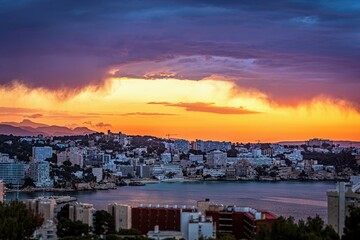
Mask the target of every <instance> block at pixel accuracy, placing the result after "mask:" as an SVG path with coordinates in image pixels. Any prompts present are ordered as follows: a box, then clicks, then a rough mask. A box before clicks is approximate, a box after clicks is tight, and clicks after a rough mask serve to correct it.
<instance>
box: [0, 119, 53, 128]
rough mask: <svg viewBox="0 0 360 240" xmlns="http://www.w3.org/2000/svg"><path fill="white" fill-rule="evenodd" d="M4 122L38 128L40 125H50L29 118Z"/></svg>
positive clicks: (15, 125)
mask: <svg viewBox="0 0 360 240" xmlns="http://www.w3.org/2000/svg"><path fill="white" fill-rule="evenodd" d="M2 124H7V125H11V126H14V127H32V128H38V127H47V126H49V125H46V124H43V123H36V122H33V121H31V120H29V119H24V120H22V121H21V122H19V123H18V122H3V123H2Z"/></svg>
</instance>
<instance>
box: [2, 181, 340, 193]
mask: <svg viewBox="0 0 360 240" xmlns="http://www.w3.org/2000/svg"><path fill="white" fill-rule="evenodd" d="M338 181H345V180H344V179H321V180H315V179H287V180H276V179H236V180H227V179H206V180H204V179H173V180H172V179H169V180H166V181H164V180H152V179H144V180H138V181H136V182H139V183H143V184H144V185H143V186H146V185H147V184H160V183H206V182H232V183H235V182H239V183H240V182H264V183H265V182H266V183H282V182H302V183H304V182H307V183H316V182H333V183H336V182H338ZM127 186H128V185H127ZM121 187H124V186H117V187H115V188H108V189H99V188H93V189H73V188H27V189H7V190H6V192H7V193H16V192H21V193H34V192H87V191H89V192H92V191H104V190H114V189H118V188H121ZM129 187H139V186H129Z"/></svg>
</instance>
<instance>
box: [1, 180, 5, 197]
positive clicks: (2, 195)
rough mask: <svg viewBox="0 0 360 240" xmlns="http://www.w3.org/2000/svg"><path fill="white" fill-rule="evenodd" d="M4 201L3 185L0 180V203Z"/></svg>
mask: <svg viewBox="0 0 360 240" xmlns="http://www.w3.org/2000/svg"><path fill="white" fill-rule="evenodd" d="M4 200H5V185H4V182H3V181H2V180H0V203H2V202H4Z"/></svg>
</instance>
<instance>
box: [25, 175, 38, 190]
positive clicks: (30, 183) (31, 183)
mask: <svg viewBox="0 0 360 240" xmlns="http://www.w3.org/2000/svg"><path fill="white" fill-rule="evenodd" d="M26 187H36V186H35V183H34V180H32V179H31V178H29V177H26V178H25V179H24V184H23V185H22V188H26Z"/></svg>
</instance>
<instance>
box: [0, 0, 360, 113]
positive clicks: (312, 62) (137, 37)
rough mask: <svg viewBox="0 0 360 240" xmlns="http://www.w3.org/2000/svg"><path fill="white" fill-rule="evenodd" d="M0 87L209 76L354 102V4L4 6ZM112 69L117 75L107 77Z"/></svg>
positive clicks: (358, 84)
mask: <svg viewBox="0 0 360 240" xmlns="http://www.w3.org/2000/svg"><path fill="white" fill-rule="evenodd" d="M1 5H2V6H1V9H0V39H1V40H0V85H2V86H3V87H4V86H7V85H8V84H9V83H11V82H13V81H17V82H20V83H22V84H25V85H26V86H28V87H30V88H32V87H41V88H45V89H50V90H55V91H58V90H60V89H61V90H64V89H65V91H70V92H73V91H77V90H79V89H82V88H83V87H85V86H89V85H95V86H102V84H103V83H104V81H105V79H106V78H107V77H108V76H109V74H108V73H109V70H111V69H114V68H115V69H118V71H117V72H116V73H115V75H116V76H121V77H124V76H128V77H134V76H136V77H138V76H141V77H143V78H145V79H159V78H178V79H183V78H185V79H192V80H199V79H204V78H208V77H210V76H211V75H216V76H218V77H221V78H225V79H228V80H231V81H234V82H235V83H236V84H237V85H239V86H242V87H249V88H255V89H258V90H260V91H262V92H264V93H266V94H267V95H268V96H269V97H270V98H272V99H273V100H274V101H277V102H279V103H282V104H292V103H296V102H298V101H302V100H306V99H309V98H313V97H316V96H318V95H326V96H330V97H333V98H337V99H346V100H347V101H349V102H351V103H352V104H353V105H357V107H358V104H359V102H360V94H358V89H360V67H359V63H360V50H359V44H360V35H359V32H360V29H359V28H360V25H359V24H358V23H359V22H360V5H359V1H357V0H345V1H291V0H287V1H286V0H280V1H266V0H263V1H247V2H244V1H226V0H201V1H195V2H194V1H187V0H185V1H183V0H181V1H180V0H179V1H171V2H170V1H166V0H157V1H151V2H150V1H146V2H145V1H136V2H134V1H131V2H129V1H115V0H110V1H70V0H64V1H34V0H25V1H20V2H19V1H2V3H1ZM113 73H114V72H113Z"/></svg>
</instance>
